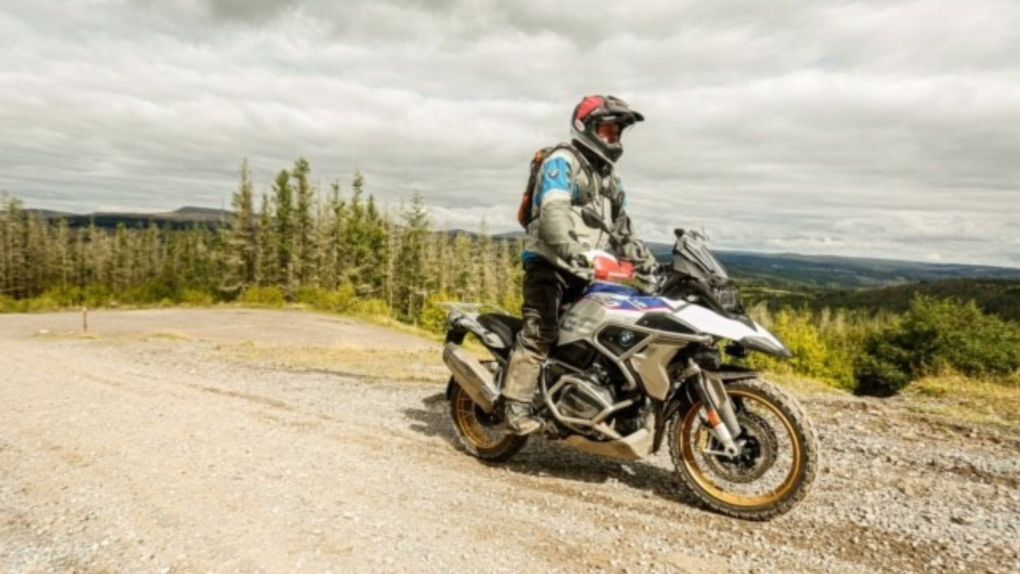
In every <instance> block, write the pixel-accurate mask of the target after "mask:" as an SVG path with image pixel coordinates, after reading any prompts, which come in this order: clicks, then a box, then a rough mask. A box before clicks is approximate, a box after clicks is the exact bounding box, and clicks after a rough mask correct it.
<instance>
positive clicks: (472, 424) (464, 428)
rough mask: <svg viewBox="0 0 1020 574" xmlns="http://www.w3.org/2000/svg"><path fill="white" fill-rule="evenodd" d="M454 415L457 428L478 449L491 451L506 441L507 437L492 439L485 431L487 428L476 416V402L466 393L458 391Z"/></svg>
mask: <svg viewBox="0 0 1020 574" xmlns="http://www.w3.org/2000/svg"><path fill="white" fill-rule="evenodd" d="M454 404H455V406H456V408H455V409H454V413H455V416H456V419H457V428H459V429H460V430H461V434H463V436H464V438H466V439H467V440H468V441H470V442H471V444H473V445H474V446H475V447H476V448H479V449H483V450H490V449H493V448H496V447H498V446H499V445H500V443H502V442H503V441H504V440H505V438H506V437H505V436H499V437H497V438H491V437H489V436H488V433H486V431H485V426H484V425H483V424H482V423H481V422H480V421H479V420H478V416H477V415H476V414H475V409H476V408H477V407H476V406H475V403H474V401H472V400H471V397H469V396H468V395H467V393H465V392H464V391H462V390H460V389H458V390H457V400H456V402H455V403H454Z"/></svg>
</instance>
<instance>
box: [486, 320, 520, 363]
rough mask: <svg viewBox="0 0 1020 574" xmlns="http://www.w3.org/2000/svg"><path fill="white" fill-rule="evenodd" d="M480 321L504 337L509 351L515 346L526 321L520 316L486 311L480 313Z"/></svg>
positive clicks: (500, 336) (501, 337) (504, 342)
mask: <svg viewBox="0 0 1020 574" xmlns="http://www.w3.org/2000/svg"><path fill="white" fill-rule="evenodd" d="M478 323H479V324H480V325H481V326H482V327H485V328H486V329H488V330H490V331H492V332H493V333H495V334H496V335H497V336H498V337H499V338H500V339H502V340H503V344H505V345H506V350H507V352H508V353H509V351H510V349H512V348H513V346H514V341H516V340H517V333H518V332H519V331H520V330H521V327H523V326H524V321H523V320H521V318H520V317H513V316H511V315H503V314H500V313H485V314H482V315H479V316H478Z"/></svg>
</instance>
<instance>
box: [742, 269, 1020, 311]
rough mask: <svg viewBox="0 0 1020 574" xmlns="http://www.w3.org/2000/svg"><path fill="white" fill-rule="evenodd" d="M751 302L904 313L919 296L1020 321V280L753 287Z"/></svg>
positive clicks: (748, 295)
mask: <svg viewBox="0 0 1020 574" xmlns="http://www.w3.org/2000/svg"><path fill="white" fill-rule="evenodd" d="M743 294H744V299H745V302H747V303H752V304H753V303H756V302H758V301H764V302H766V303H767V304H768V305H769V307H771V308H773V309H775V308H779V307H790V306H792V307H802V306H803V307H809V308H811V309H822V308H825V307H828V308H830V309H854V310H866V311H869V312H876V311H892V312H897V313H898V312H902V311H905V310H906V309H907V308H908V307H909V306H910V301H911V299H913V297H914V295H915V294H922V295H929V296H934V297H943V298H944V297H955V298H957V299H960V300H962V301H969V300H973V301H974V302H975V303H977V305H978V307H980V308H981V310H983V311H984V312H986V313H990V314H993V315H998V316H999V317H1002V318H1003V319H1008V320H1011V321H1020V280H1017V279H945V280H942V281H921V282H918V283H907V284H904V285H893V286H890V287H880V288H875V289H804V290H780V289H769V288H762V287H755V286H749V287H748V288H746V289H744V290H743Z"/></svg>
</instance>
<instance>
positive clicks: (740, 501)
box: [680, 389, 804, 508]
mask: <svg viewBox="0 0 1020 574" xmlns="http://www.w3.org/2000/svg"><path fill="white" fill-rule="evenodd" d="M728 394H729V395H730V397H741V396H742V397H747V398H751V399H753V400H754V401H755V402H757V403H758V404H760V405H764V406H765V407H766V408H767V409H768V410H769V411H770V412H771V413H772V414H774V415H775V416H776V417H777V418H778V419H779V420H781V421H783V426H784V427H786V432H787V435H788V436H789V437H790V444H791V445H792V447H793V448H792V450H793V453H792V456H793V461H792V463H791V464H790V472H789V473H788V474H787V475H786V477H785V478H784V479H783V482H782V483H781V484H780V485H779V486H777V487H776V488H775V489H773V490H772V491H771V492H768V493H765V494H761V495H757V496H747V495H741V494H737V493H733V492H729V491H727V490H724V489H722V488H720V487H719V486H718V485H716V484H715V483H714V482H713V481H712V480H710V479H709V478H708V477H707V476H705V474H704V472H703V471H702V468H701V465H699V464H698V461H697V459H696V458H695V457H696V455H697V453H696V452H695V451H694V449H693V448H692V441H691V430H692V428H693V426H694V425H693V423H694V420H696V418H697V416H698V412H699V411H700V410H701V403H696V404H695V405H694V406H693V407H691V408H690V410H688V411H687V415H686V416H685V417H684V420H683V425H682V427H681V435H680V445H681V454H682V455H683V465H684V467H685V468H686V469H687V473H688V474H689V475H690V476H691V478H692V479H694V482H695V483H697V485H698V486H699V487H701V489H702V490H704V491H705V492H706V493H708V494H709V495H710V496H712V497H713V498H716V499H718V500H720V501H722V502H725V503H726V504H729V505H732V506H736V507H740V508H755V507H760V506H768V505H770V504H774V503H776V502H777V501H779V500H782V499H783V498H784V497H785V496H786V495H787V494H789V493H790V491H791V490H793V488H794V487H795V486H796V485H797V481H798V477H799V476H800V469H801V467H802V466H803V464H804V454H803V450H802V448H801V444H800V441H799V440H798V439H797V432H796V430H795V429H794V427H793V423H792V422H790V419H789V418H788V417H787V416H786V415H785V414H784V413H783V412H782V411H780V410H779V409H778V408H777V407H776V406H775V405H773V404H772V403H771V402H770V401H767V400H763V399H762V398H761V397H759V396H757V395H755V394H754V393H750V392H747V391H743V390H739V389H734V390H728ZM699 438H700V439H702V440H699V441H698V442H699V443H701V442H703V441H705V440H707V437H704V436H699Z"/></svg>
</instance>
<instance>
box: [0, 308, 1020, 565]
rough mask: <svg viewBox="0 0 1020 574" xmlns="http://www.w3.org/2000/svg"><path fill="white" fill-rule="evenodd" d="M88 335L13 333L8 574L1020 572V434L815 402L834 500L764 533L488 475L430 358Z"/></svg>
mask: <svg viewBox="0 0 1020 574" xmlns="http://www.w3.org/2000/svg"><path fill="white" fill-rule="evenodd" d="M90 322H91V324H90V327H91V335H90V336H89V337H83V336H80V335H71V334H70V333H69V332H70V331H74V330H75V329H78V328H79V327H80V315H77V314H67V313H64V314H47V315H0V572H18V573H20V572H153V573H156V572H160V573H170V572H373V573H374V572H413V573H418V572H444V573H445V572H521V571H529V572H600V571H601V572H690V573H694V572H704V571H706V570H711V571H712V572H715V573H719V572H840V573H855V572H901V571H902V572H968V573H973V572H1016V571H1017V564H1018V563H1020V431H1018V430H1017V429H1012V430H1008V429H1007V430H1004V429H993V428H986V427H972V426H968V425H963V424H960V425H947V424H945V423H940V422H936V421H933V420H928V419H925V418H923V417H921V416H919V415H916V414H912V413H908V411H907V410H906V409H905V408H904V407H903V405H902V404H900V403H896V402H891V403H890V402H882V401H879V400H862V399H857V398H853V397H848V396H845V395H840V394H832V393H820V394H819V393H812V394H801V395H800V397H799V398H800V400H801V401H802V403H803V404H804V405H805V408H806V410H807V411H808V413H809V414H810V416H811V417H812V419H813V421H814V423H815V427H816V431H817V433H818V436H819V443H820V447H821V454H822V467H821V471H820V474H819V477H818V479H817V481H816V483H815V486H814V489H813V491H812V492H811V494H810V495H809V496H808V498H807V499H806V500H805V501H804V502H803V503H802V504H801V505H800V506H798V507H797V508H796V509H794V510H793V512H791V513H790V514H789V515H787V516H785V517H782V518H780V519H777V520H774V521H772V522H769V523H764V524H761V523H748V522H741V521H737V520H733V519H729V518H725V517H722V516H719V515H715V514H712V513H710V512H707V511H705V510H702V509H700V508H698V507H697V506H695V505H694V503H693V501H692V500H691V499H690V498H689V497H688V496H686V495H685V493H684V491H683V489H682V487H680V486H679V485H678V483H676V482H675V481H674V478H673V475H672V472H671V467H670V464H669V461H668V454H667V453H665V452H662V453H660V454H658V455H656V456H655V457H654V458H653V459H651V460H648V461H643V462H639V463H633V464H620V463H617V462H613V461H609V460H604V459H598V458H595V457H593V456H590V455H586V454H581V453H576V452H573V451H571V450H568V449H566V448H563V447H561V446H558V445H556V444H551V443H548V442H544V441H541V440H533V441H532V442H531V443H530V444H529V445H528V446H527V447H526V448H525V450H524V451H522V452H521V453H520V454H519V455H518V456H517V457H516V458H515V459H513V460H512V461H511V462H509V463H507V464H504V465H500V466H487V465H485V464H482V463H480V462H478V461H476V460H475V459H472V458H471V457H469V456H467V455H466V454H464V453H463V452H462V451H461V450H460V449H459V447H458V446H457V442H456V438H455V435H454V432H453V429H452V426H451V424H450V422H449V418H448V416H447V414H446V403H445V400H444V398H443V395H442V394H441V391H442V385H441V383H439V382H438V380H437V379H438V378H439V377H440V376H441V374H436V367H435V361H436V359H435V358H434V357H436V356H438V346H437V345H436V344H435V343H432V342H429V341H425V340H422V339H419V338H416V337H413V336H411V335H407V334H405V333H402V332H397V331H392V330H389V329H385V328H383V327H378V326H374V325H367V324H362V323H358V322H355V321H352V320H348V319H342V318H337V317H330V316H325V315H318V314H312V313H301V312H296V311H295V312H279V311H253V310H240V309H216V310H179V309H169V310H147V311H121V312H99V313H95V314H94V315H93V317H92V318H91V319H90ZM238 346H247V348H249V351H250V348H251V347H252V346H254V347H255V348H256V349H260V348H265V349H267V350H268V349H272V348H274V347H276V348H277V354H276V355H277V356H278V355H279V348H280V347H283V348H293V349H304V350H306V351H307V350H308V349H318V348H321V349H323V352H333V351H336V350H337V349H347V350H348V351H350V352H357V351H358V350H366V349H367V350H372V349H382V350H384V351H386V352H389V351H390V350H392V351H393V353H394V356H395V357H398V358H397V359H394V360H393V361H394V362H401V363H404V364H402V365H400V366H401V367H402V368H403V369H405V370H406V369H407V368H411V369H412V370H418V371H420V372H421V373H427V374H428V375H427V376H422V377H412V378H405V379H397V378H393V377H388V376H386V373H388V372H391V371H390V370H389V369H387V368H383V367H380V369H379V371H378V372H377V373H375V374H374V375H375V376H364V375H354V374H351V373H350V371H351V369H348V368H345V366H344V365H337V368H336V369H335V371H336V372H331V369H322V368H315V369H300V368H296V367H294V366H293V365H290V366H287V367H283V366H280V364H279V363H278V362H273V361H263V360H258V359H252V358H251V357H252V356H256V357H257V356H258V353H252V352H248V353H244V354H239V353H236V352H234V349H235V348H237V347H238ZM433 351H435V353H436V354H435V355H434V354H433ZM415 357H418V359H416V358H415ZM416 360H420V361H421V364H420V365H418V364H417V363H414V361H416ZM409 362H410V363H409ZM408 363H409V364H408ZM338 373H345V374H338ZM429 379H432V382H429Z"/></svg>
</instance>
